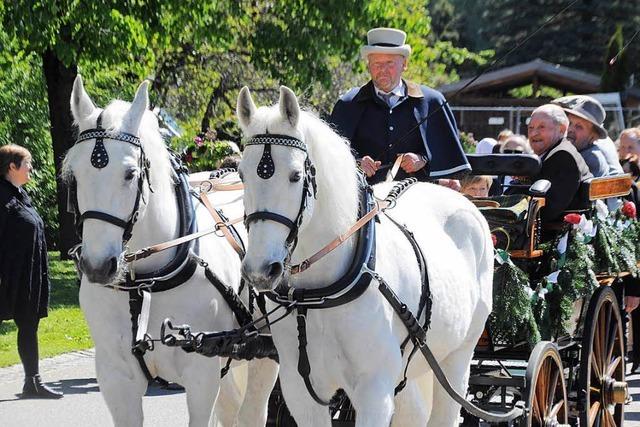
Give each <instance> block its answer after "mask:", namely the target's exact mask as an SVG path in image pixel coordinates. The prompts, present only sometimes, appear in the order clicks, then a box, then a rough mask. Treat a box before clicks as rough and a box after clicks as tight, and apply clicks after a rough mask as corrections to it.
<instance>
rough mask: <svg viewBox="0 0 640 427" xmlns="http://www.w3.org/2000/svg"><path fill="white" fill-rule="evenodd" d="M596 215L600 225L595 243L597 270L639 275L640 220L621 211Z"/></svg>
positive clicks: (612, 273) (596, 222)
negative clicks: (602, 216) (630, 217)
mask: <svg viewBox="0 0 640 427" xmlns="http://www.w3.org/2000/svg"><path fill="white" fill-rule="evenodd" d="M594 217H595V219H594V223H595V224H596V226H597V227H598V231H597V234H596V238H595V242H594V245H593V246H594V250H595V260H596V271H598V272H602V273H607V274H610V275H616V274H618V273H620V272H623V271H629V272H631V274H633V275H634V276H637V275H638V273H639V271H638V266H637V260H638V259H640V246H639V245H640V242H639V240H638V238H639V237H640V235H639V231H640V229H639V227H638V221H636V220H635V219H631V220H630V219H627V218H626V217H625V216H624V215H623V214H622V213H621V212H620V211H617V212H615V213H612V214H611V215H609V216H608V217H606V218H600V217H598V216H597V215H594Z"/></svg>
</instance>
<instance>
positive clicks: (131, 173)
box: [124, 169, 136, 181]
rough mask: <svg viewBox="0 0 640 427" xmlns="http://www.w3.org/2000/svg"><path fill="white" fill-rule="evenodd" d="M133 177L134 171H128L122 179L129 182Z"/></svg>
mask: <svg viewBox="0 0 640 427" xmlns="http://www.w3.org/2000/svg"><path fill="white" fill-rule="evenodd" d="M135 176H136V171H135V169H129V170H128V171H127V173H126V174H125V176H124V179H126V180H127V181H131V180H132V179H133V178H134V177H135Z"/></svg>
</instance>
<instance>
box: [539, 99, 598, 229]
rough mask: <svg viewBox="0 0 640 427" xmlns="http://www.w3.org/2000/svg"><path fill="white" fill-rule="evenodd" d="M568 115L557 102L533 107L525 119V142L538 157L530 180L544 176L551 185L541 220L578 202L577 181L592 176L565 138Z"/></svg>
mask: <svg viewBox="0 0 640 427" xmlns="http://www.w3.org/2000/svg"><path fill="white" fill-rule="evenodd" d="M568 127H569V119H567V116H566V114H565V113H564V111H562V108H560V107H558V106H557V105H552V104H547V105H543V106H541V107H538V108H536V109H535V110H534V111H533V113H532V114H531V120H530V121H529V127H528V132H529V143H530V144H531V148H532V149H533V151H534V153H536V154H537V155H538V156H540V160H542V169H541V171H540V173H539V174H538V175H537V176H535V177H533V180H534V181H536V180H538V179H546V180H548V181H549V182H551V188H550V189H549V191H548V192H547V195H546V199H547V200H546V202H547V203H546V206H545V207H544V209H542V214H541V215H542V219H543V221H557V220H559V219H560V218H561V216H562V213H563V212H564V211H566V210H567V209H571V208H573V207H576V206H578V205H579V200H576V196H577V194H578V189H579V188H580V183H581V182H582V181H584V180H586V179H588V178H592V175H591V173H590V172H589V167H588V166H587V164H586V163H585V161H584V159H583V158H582V156H581V155H580V153H578V150H576V147H574V146H573V145H572V144H571V143H570V142H569V141H568V140H567V139H566V134H567V128H568Z"/></svg>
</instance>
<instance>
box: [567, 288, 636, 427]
mask: <svg viewBox="0 0 640 427" xmlns="http://www.w3.org/2000/svg"><path fill="white" fill-rule="evenodd" d="M585 319H586V320H585V325H584V335H583V338H582V353H581V359H580V376H579V383H578V384H579V393H580V398H581V401H582V402H584V410H583V411H581V413H580V425H581V426H587V427H592V426H602V427H617V426H621V425H622V424H623V422H624V402H625V399H626V396H627V383H626V381H625V379H624V348H623V335H622V321H621V317H620V308H619V305H618V300H617V298H616V295H615V293H614V292H613V290H612V289H611V288H610V287H609V286H601V287H600V288H598V289H597V290H596V291H595V293H594V294H593V296H592V297H591V301H590V302H589V308H588V309H587V315H586V317H585Z"/></svg>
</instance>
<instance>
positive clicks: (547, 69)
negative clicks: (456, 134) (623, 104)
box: [438, 58, 640, 97]
mask: <svg viewBox="0 0 640 427" xmlns="http://www.w3.org/2000/svg"><path fill="white" fill-rule="evenodd" d="M471 80H472V79H471V78H469V79H464V80H460V81H458V82H456V83H452V84H447V85H443V86H440V87H439V88H438V90H439V91H440V92H442V93H443V94H444V96H445V97H451V96H453V95H454V94H456V93H457V92H458V91H459V90H460V89H462V88H463V87H464V86H465V85H466V84H467V83H469V82H470V81H471ZM530 83H535V84H538V85H545V86H551V87H554V88H557V89H560V90H562V91H564V92H572V93H578V94H582V93H594V92H598V91H599V90H600V76H596V75H594V74H590V73H586V72H584V71H579V70H576V69H573V68H568V67H564V66H562V65H558V64H552V63H550V62H546V61H543V60H542V59H540V58H536V59H534V60H533V61H530V62H526V63H524V64H518V65H513V66H511V67H505V68H501V69H499V70H495V71H491V72H488V73H486V74H483V75H482V76H480V77H479V78H478V80H476V81H475V82H473V83H472V84H471V85H469V87H467V88H465V89H464V90H463V91H462V92H461V94H475V95H486V94H488V93H496V92H506V91H508V90H510V89H513V88H517V87H521V86H524V85H527V84H530ZM627 93H628V94H630V95H633V96H638V95H640V90H639V89H637V88H632V89H630V90H628V91H627Z"/></svg>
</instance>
